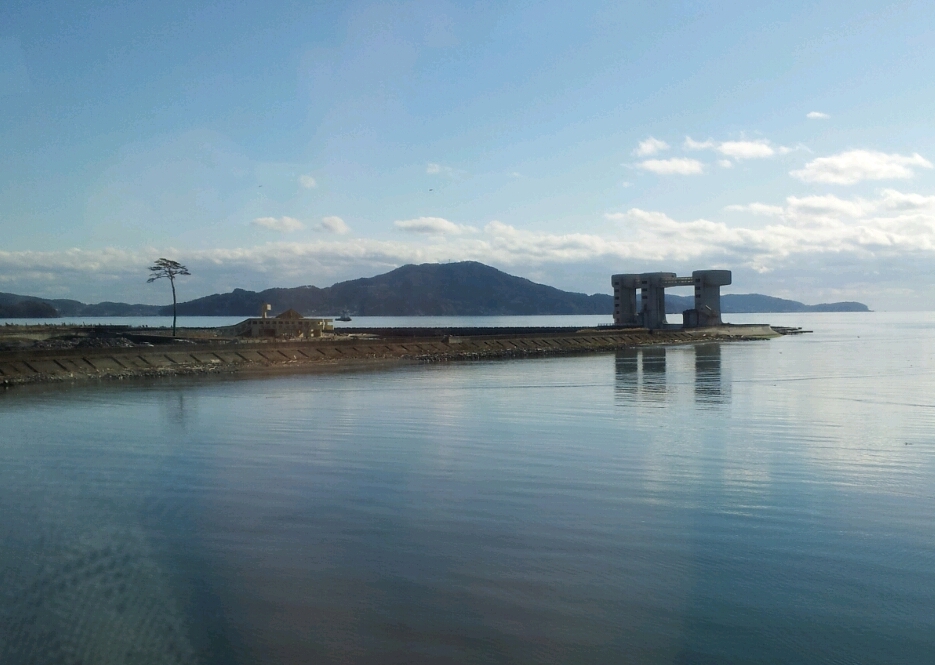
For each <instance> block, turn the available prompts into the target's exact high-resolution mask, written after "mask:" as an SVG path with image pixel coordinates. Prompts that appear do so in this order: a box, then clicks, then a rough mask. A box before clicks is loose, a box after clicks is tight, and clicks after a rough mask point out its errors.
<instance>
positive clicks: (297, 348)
mask: <svg viewBox="0 0 935 665" xmlns="http://www.w3.org/2000/svg"><path fill="white" fill-rule="evenodd" d="M475 330H480V329H475ZM446 332H447V334H443V333H446ZM471 332H472V329H457V330H456V329H452V330H451V331H444V330H431V331H426V333H424V334H422V335H421V336H416V335H417V334H418V333H417V332H414V331H379V334H374V333H373V332H367V333H363V332H356V333H350V334H348V333H344V334H337V335H333V336H326V337H322V338H317V339H309V340H269V341H255V340H251V341H245V340H236V339H222V338H216V339H207V338H201V339H198V338H185V337H182V338H179V339H172V338H165V337H160V336H158V335H155V336H154V335H134V334H133V333H131V332H125V333H123V334H117V335H115V336H111V337H103V338H100V337H84V338H75V339H73V340H71V341H69V340H54V339H50V340H38V341H35V342H32V343H31V344H30V345H29V346H23V345H20V346H18V347H17V346H11V345H6V346H5V347H2V346H0V386H6V387H9V386H15V385H21V384H30V383H45V382H57V381H77V380H87V379H127V378H135V377H157V376H170V375H171V376H177V375H192V374H217V373H240V372H250V371H264V372H267V371H277V370H289V369H305V368H309V369H311V368H315V367H326V366H328V365H341V364H355V363H357V364H361V363H367V362H373V361H410V362H445V361H458V360H478V359H492V358H524V357H533V356H548V355H562V354H579V353H593V352H600V351H613V350H616V349H620V348H626V347H632V346H643V345H653V344H688V343H694V342H703V341H717V340H753V339H768V338H770V337H776V336H778V335H779V334H782V333H780V332H777V331H776V330H774V329H772V328H770V327H769V326H765V325H763V326H721V327H719V328H707V329H695V330H671V331H670V330H665V331H648V330H645V329H619V328H606V329H600V328H599V329H586V330H574V329H566V330H562V329H534V328H527V329H516V330H509V329H501V330H495V329H483V330H481V332H483V333H484V334H465V333H471ZM455 333H457V334H455ZM154 341H156V342H157V343H155V344H154V343H153V342H154ZM158 342H164V343H158Z"/></svg>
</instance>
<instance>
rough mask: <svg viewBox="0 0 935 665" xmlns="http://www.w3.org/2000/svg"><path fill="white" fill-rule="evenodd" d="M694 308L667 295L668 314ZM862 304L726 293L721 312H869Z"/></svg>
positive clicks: (688, 301)
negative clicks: (808, 302)
mask: <svg viewBox="0 0 935 665" xmlns="http://www.w3.org/2000/svg"><path fill="white" fill-rule="evenodd" d="M692 307H694V298H693V297H692V296H676V295H668V294H667V295H666V313H667V314H680V313H681V312H683V311H684V310H686V309H691V308H692ZM869 311H870V308H869V307H867V306H866V305H865V304H863V303H860V302H832V303H822V304H820V305H805V304H802V303H800V302H798V301H796V300H785V299H784V298H774V297H773V296H764V295H761V294H759V293H745V294H739V293H725V294H724V295H722V296H721V312H723V313H725V314H755V313H769V312H772V313H782V312H869Z"/></svg>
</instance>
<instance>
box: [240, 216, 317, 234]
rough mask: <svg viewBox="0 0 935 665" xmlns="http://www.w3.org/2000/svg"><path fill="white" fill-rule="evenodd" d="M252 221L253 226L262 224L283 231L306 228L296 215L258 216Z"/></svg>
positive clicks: (270, 228)
mask: <svg viewBox="0 0 935 665" xmlns="http://www.w3.org/2000/svg"><path fill="white" fill-rule="evenodd" d="M250 223H251V224H253V226H261V227H263V228H264V229H269V230H271V231H279V232H281V233H292V232H293V231H301V230H302V229H304V228H305V225H304V224H303V223H302V222H300V221H299V220H297V219H295V218H294V217H257V218H256V219H254V220H253V221H252V222H250Z"/></svg>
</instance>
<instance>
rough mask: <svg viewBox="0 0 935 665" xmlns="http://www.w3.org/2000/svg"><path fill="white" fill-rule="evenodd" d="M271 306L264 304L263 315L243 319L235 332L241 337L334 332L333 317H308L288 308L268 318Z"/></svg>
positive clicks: (315, 335) (235, 328)
mask: <svg viewBox="0 0 935 665" xmlns="http://www.w3.org/2000/svg"><path fill="white" fill-rule="evenodd" d="M269 310H270V306H269V305H266V304H264V305H263V307H262V308H261V309H260V312H261V316H258V317H256V318H254V319H247V320H245V321H241V322H240V323H238V324H237V325H236V326H235V327H234V334H236V335H238V336H239V337H274V338H277V337H279V338H282V337H285V338H290V339H293V338H297V337H305V338H307V339H308V338H311V337H321V335H322V333H325V332H332V331H333V330H334V326H333V325H332V320H331V319H306V318H305V317H304V316H302V315H301V314H299V313H298V312H297V311H295V310H294V309H287V310H286V311H285V312H283V313H282V314H280V315H278V316H275V317H273V318H268V317H267V315H266V313H267V312H269Z"/></svg>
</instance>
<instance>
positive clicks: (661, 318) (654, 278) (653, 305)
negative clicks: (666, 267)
mask: <svg viewBox="0 0 935 665" xmlns="http://www.w3.org/2000/svg"><path fill="white" fill-rule="evenodd" d="M674 279H675V273H674V272H647V273H643V274H642V275H640V290H641V293H640V298H641V300H642V301H643V313H642V323H643V326H644V327H646V328H649V329H650V330H659V329H661V328H664V327H665V326H666V323H667V322H666V287H665V285H664V284H665V282H666V281H669V280H674Z"/></svg>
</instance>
